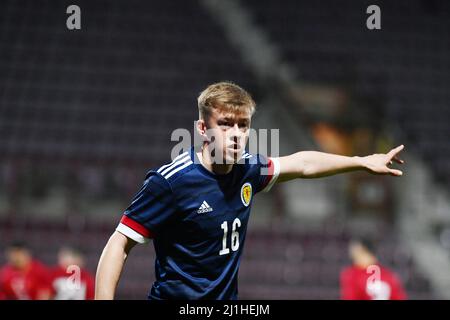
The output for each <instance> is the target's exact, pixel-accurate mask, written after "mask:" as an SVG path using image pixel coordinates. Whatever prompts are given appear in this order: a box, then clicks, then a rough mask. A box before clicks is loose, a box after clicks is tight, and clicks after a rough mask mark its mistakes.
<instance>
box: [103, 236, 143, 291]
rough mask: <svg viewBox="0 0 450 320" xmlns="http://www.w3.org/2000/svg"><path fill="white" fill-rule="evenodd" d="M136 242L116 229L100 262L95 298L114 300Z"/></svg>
mask: <svg viewBox="0 0 450 320" xmlns="http://www.w3.org/2000/svg"><path fill="white" fill-rule="evenodd" d="M135 244H136V242H135V241H134V240H132V239H130V238H128V237H127V236H125V235H123V234H122V233H120V232H118V231H115V232H114V233H113V234H112V236H111V237H110V238H109V240H108V243H107V244H106V246H105V248H104V249H103V252H102V255H101V257H100V260H99V262H98V267H97V274H96V279H95V282H96V283H95V299H96V300H112V299H114V294H115V292H116V288H117V284H118V283H119V278H120V275H121V273H122V269H123V266H124V264H125V261H126V259H127V256H128V254H129V252H130V250H131V249H132V248H133V247H134V245H135Z"/></svg>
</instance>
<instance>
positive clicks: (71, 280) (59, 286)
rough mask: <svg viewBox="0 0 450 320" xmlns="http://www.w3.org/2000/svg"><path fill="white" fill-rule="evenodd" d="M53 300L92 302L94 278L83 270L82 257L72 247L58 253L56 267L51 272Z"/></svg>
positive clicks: (78, 251)
mask: <svg viewBox="0 0 450 320" xmlns="http://www.w3.org/2000/svg"><path fill="white" fill-rule="evenodd" d="M52 279H53V281H52V282H53V288H54V290H55V291H56V294H55V298H54V299H55V300H93V299H94V293H95V279H94V276H93V275H92V274H91V273H90V272H89V271H87V270H86V269H85V268H84V256H83V254H82V252H81V251H80V250H77V249H75V248H72V247H64V248H61V249H60V250H59V252H58V266H57V267H56V268H55V269H54V270H53V272H52Z"/></svg>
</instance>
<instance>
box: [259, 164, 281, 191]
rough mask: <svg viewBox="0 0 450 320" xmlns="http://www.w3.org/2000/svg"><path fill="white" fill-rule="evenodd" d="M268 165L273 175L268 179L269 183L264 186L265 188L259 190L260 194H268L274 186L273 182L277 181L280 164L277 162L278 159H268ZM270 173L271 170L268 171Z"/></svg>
mask: <svg viewBox="0 0 450 320" xmlns="http://www.w3.org/2000/svg"><path fill="white" fill-rule="evenodd" d="M269 161H270V164H269V166H273V173H272V175H271V176H270V178H269V182H268V183H267V184H266V186H265V187H264V188H263V189H262V190H261V192H268V191H270V189H272V186H273V185H274V184H275V182H276V181H277V179H278V176H279V175H280V162H279V161H278V158H269ZM270 169H271V168H269V172H271V171H272V170H270Z"/></svg>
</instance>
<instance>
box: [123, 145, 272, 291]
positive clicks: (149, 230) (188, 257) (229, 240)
mask: <svg viewBox="0 0 450 320" xmlns="http://www.w3.org/2000/svg"><path fill="white" fill-rule="evenodd" d="M278 174H279V163H278V159H276V158H266V157H264V156H262V155H259V154H257V155H251V154H248V153H244V154H243V156H242V158H241V159H240V161H239V162H238V164H235V165H233V167H232V170H231V171H230V172H229V173H227V174H214V173H213V172H210V171H209V170H207V169H206V168H205V167H204V166H203V165H202V164H201V162H200V160H199V159H198V156H197V154H196V152H195V149H194V148H193V147H192V148H191V149H190V150H189V151H187V152H184V153H182V154H180V155H179V156H177V157H176V158H175V159H173V161H172V162H170V163H168V164H166V165H163V166H162V167H160V168H158V169H156V170H150V171H149V172H148V174H147V176H146V179H145V181H144V183H143V186H142V187H141V189H140V190H139V192H138V193H137V194H136V196H135V197H134V199H133V201H132V203H131V204H130V206H129V207H128V208H127V209H126V210H125V212H124V215H123V216H122V219H121V221H120V223H119V225H118V227H117V229H116V230H117V231H119V232H120V233H122V234H124V235H126V236H127V237H129V238H131V239H133V240H135V241H137V242H139V243H146V242H148V241H149V239H153V244H154V248H155V253H156V260H155V276H156V281H155V282H154V284H153V286H152V287H151V290H150V292H149V295H148V298H149V299H227V300H228V299H237V294H238V286H237V278H238V270H239V263H240V260H241V256H242V249H243V245H244V241H245V235H246V230H247V224H248V220H249V216H250V209H251V206H252V202H253V197H254V195H255V194H256V193H258V192H260V191H268V190H270V188H271V187H272V185H273V184H274V183H275V181H276V179H277V177H278Z"/></svg>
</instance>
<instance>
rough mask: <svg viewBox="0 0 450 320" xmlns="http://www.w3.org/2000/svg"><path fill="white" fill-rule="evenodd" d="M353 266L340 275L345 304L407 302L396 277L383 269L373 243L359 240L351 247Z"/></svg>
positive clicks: (342, 296)
mask: <svg viewBox="0 0 450 320" xmlns="http://www.w3.org/2000/svg"><path fill="white" fill-rule="evenodd" d="M349 254H350V258H351V260H352V262H353V265H352V266H350V267H348V268H346V269H344V270H343V271H342V273H341V298H342V299H343V300H405V299H406V293H405V291H404V289H403V286H402V284H401V282H400V280H399V278H398V277H397V275H396V274H395V273H394V272H392V271H391V270H389V269H388V268H386V267H384V266H382V265H381V264H380V263H379V262H378V259H377V257H376V255H375V246H374V244H373V242H372V241H370V240H369V239H365V238H358V239H355V240H353V241H351V243H350V247H349Z"/></svg>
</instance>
